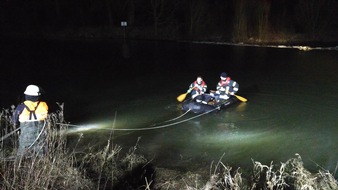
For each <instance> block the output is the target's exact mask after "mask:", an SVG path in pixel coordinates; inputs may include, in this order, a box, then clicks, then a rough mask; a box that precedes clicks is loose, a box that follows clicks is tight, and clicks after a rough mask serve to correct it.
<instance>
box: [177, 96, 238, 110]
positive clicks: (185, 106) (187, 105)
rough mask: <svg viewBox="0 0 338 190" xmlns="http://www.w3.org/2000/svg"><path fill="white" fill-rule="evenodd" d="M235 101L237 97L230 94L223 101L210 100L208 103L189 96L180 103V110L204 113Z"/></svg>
mask: <svg viewBox="0 0 338 190" xmlns="http://www.w3.org/2000/svg"><path fill="white" fill-rule="evenodd" d="M237 101H238V99H237V98H236V97H235V96H231V97H230V98H229V99H228V100H226V101H224V102H218V103H216V102H215V101H211V102H209V103H208V104H203V103H199V102H196V101H195V100H192V99H190V98H189V99H187V100H185V101H184V102H183V103H182V110H184V111H188V110H190V111H192V112H194V113H205V112H211V111H217V110H221V109H224V108H226V107H228V106H230V105H231V104H234V103H235V102H237Z"/></svg>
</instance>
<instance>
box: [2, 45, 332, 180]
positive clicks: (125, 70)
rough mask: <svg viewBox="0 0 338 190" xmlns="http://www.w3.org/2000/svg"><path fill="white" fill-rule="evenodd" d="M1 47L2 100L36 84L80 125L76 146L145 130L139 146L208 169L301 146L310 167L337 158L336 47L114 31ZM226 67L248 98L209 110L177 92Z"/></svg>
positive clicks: (172, 162) (75, 129) (128, 142)
mask: <svg viewBox="0 0 338 190" xmlns="http://www.w3.org/2000/svg"><path fill="white" fill-rule="evenodd" d="M1 46H2V47H1V51H2V52H1V54H0V55H1V58H0V61H1V67H2V69H1V78H2V80H1V89H2V90H1V106H2V107H3V108H8V107H9V106H10V105H11V104H17V103H19V102H20V101H21V99H22V92H23V91H24V89H25V87H26V86H27V85H28V84H31V83H32V84H37V85H40V86H41V87H42V88H43V89H44V91H45V96H44V98H45V100H46V101H47V102H48V104H49V106H50V110H51V112H53V111H55V110H56V109H57V105H56V102H64V104H65V118H66V120H67V121H69V122H70V123H71V124H73V125H74V126H72V127H70V130H69V133H70V134H71V135H72V136H73V137H76V136H77V135H78V134H80V133H81V134H83V139H82V140H81V142H80V145H79V148H83V147H87V146H95V147H99V148H102V147H104V146H105V145H106V143H107V140H108V139H109V137H110V136H112V138H113V141H114V142H115V143H116V144H119V145H121V146H122V147H123V148H124V150H128V149H129V148H130V147H132V146H134V145H135V144H136V142H137V139H138V138H139V137H140V138H141V139H140V141H139V142H138V151H139V153H140V154H143V155H145V156H146V157H147V158H148V159H153V161H152V162H153V163H154V164H155V165H157V166H158V167H167V168H173V169H181V170H185V171H189V170H194V169H198V168H207V169H208V168H209V167H210V164H211V163H212V161H218V160H219V159H220V158H221V157H222V155H223V154H224V156H223V157H222V161H223V163H226V164H227V165H230V166H233V167H234V168H237V167H242V168H243V167H244V168H248V167H250V168H251V167H252V160H255V161H260V162H261V163H262V164H266V165H269V164H270V162H271V161H273V163H276V164H278V163H280V162H285V161H287V160H288V159H289V158H292V157H294V155H295V153H298V154H300V155H301V156H302V158H303V161H304V164H305V167H306V168H307V169H310V170H314V171H317V170H318V169H320V168H324V169H327V170H330V172H331V173H332V172H334V170H335V168H336V166H337V162H338V154H337V153H338V138H337V135H338V119H337V118H338V117H337V113H338V101H337V100H338V85H337V83H338V77H337V71H338V51H337V50H328V49H322V50H320V49H315V50H311V51H300V50H298V49H294V48H272V47H254V46H253V47H250V46H231V45H224V44H223V45H222V44H202V43H185V42H149V41H131V42H129V41H128V42H120V41H114V40H99V41H75V40H73V41H47V40H46V41H43V40H22V39H21V40H2V43H1ZM223 71H224V72H226V73H228V75H229V76H230V77H231V78H232V79H233V80H236V81H237V82H238V83H239V84H240V90H239V92H238V95H240V96H242V97H245V98H247V99H248V102H246V103H243V102H240V101H239V102H238V103H235V104H233V105H232V106H230V107H228V108H227V109H225V110H221V111H219V112H216V111H215V112H212V113H209V114H206V115H196V114H193V113H186V114H185V113H184V112H183V111H181V110H180V103H179V102H177V100H176V97H177V96H178V95H180V94H182V93H185V92H186V90H187V88H188V86H189V84H190V83H191V82H193V81H194V80H195V79H196V76H198V75H201V76H202V77H203V78H204V80H205V81H206V83H207V84H208V87H209V89H211V90H212V89H215V87H216V84H217V82H218V80H219V74H220V73H221V72H223ZM182 114H185V115H184V116H182V117H180V116H181V115H182ZM168 120H172V121H169V122H168ZM153 127H158V128H156V129H154V128H153ZM112 128H114V129H126V130H123V131H122V130H111V129H112ZM134 129H136V130H134ZM138 129H147V130H138ZM70 142H71V141H70ZM336 177H337V174H336Z"/></svg>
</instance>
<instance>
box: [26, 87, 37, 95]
mask: <svg viewBox="0 0 338 190" xmlns="http://www.w3.org/2000/svg"><path fill="white" fill-rule="evenodd" d="M24 94H26V95H29V96H40V89H39V87H38V86H36V85H28V86H27V88H26V90H25V92H24Z"/></svg>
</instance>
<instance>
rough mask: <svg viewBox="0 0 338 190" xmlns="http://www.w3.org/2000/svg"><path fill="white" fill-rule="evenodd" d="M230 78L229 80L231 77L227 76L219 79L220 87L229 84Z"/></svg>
mask: <svg viewBox="0 0 338 190" xmlns="http://www.w3.org/2000/svg"><path fill="white" fill-rule="evenodd" d="M230 80H231V78H230V77H227V78H226V79H225V80H221V81H219V84H220V86H222V87H224V86H227V85H229V83H230Z"/></svg>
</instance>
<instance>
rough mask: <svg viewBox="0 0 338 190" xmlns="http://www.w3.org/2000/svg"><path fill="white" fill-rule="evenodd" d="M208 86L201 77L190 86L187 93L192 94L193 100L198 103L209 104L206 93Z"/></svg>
mask: <svg viewBox="0 0 338 190" xmlns="http://www.w3.org/2000/svg"><path fill="white" fill-rule="evenodd" d="M207 88H208V87H207V84H206V83H205V82H204V81H203V78H202V77H201V76H198V77H197V79H196V81H194V82H193V83H191V84H190V86H189V89H188V90H187V93H191V98H192V99H195V100H196V102H198V103H203V104H207V102H206V101H205V95H204V93H205V92H206V91H207Z"/></svg>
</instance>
